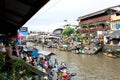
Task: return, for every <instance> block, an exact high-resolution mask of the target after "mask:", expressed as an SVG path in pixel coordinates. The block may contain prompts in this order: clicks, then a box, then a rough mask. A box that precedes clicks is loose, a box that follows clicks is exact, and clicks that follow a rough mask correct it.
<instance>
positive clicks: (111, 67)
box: [41, 48, 120, 80]
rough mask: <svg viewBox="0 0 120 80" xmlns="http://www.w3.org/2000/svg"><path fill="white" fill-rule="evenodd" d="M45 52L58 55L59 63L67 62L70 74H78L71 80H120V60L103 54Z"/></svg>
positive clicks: (54, 50) (55, 50) (53, 50)
mask: <svg viewBox="0 0 120 80" xmlns="http://www.w3.org/2000/svg"><path fill="white" fill-rule="evenodd" d="M41 49H42V48H41ZM44 50H48V51H49V50H50V51H52V52H54V53H56V54H57V59H58V62H59V63H60V62H65V63H66V64H67V65H68V69H69V70H70V72H76V73H77V75H76V76H74V77H73V78H72V79H71V80H120V76H119V74H120V58H116V59H114V58H109V57H106V56H104V55H102V54H96V55H84V54H74V53H72V52H64V51H60V50H57V49H52V48H44Z"/></svg>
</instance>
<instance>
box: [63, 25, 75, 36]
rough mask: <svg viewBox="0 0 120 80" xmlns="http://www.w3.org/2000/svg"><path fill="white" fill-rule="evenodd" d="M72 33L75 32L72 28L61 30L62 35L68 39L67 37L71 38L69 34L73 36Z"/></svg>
mask: <svg viewBox="0 0 120 80" xmlns="http://www.w3.org/2000/svg"><path fill="white" fill-rule="evenodd" d="M74 32H75V29H74V28H71V27H67V28H66V29H65V30H63V32H62V35H63V36H67V37H69V36H71V34H73V33H74Z"/></svg>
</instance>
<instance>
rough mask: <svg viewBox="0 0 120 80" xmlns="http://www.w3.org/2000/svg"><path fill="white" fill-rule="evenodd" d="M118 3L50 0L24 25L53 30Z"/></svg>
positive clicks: (75, 23) (36, 29)
mask: <svg viewBox="0 0 120 80" xmlns="http://www.w3.org/2000/svg"><path fill="white" fill-rule="evenodd" d="M116 5H120V0H50V1H49V2H48V3H47V4H45V5H44V6H43V7H42V8H41V9H40V10H39V11H38V12H37V13H36V14H35V15H34V16H33V17H32V18H31V19H29V20H28V21H27V22H26V23H25V24H24V25H23V27H28V30H29V31H45V32H52V31H53V30H55V29H57V28H59V27H61V26H62V25H64V24H68V23H69V24H73V25H78V22H77V19H78V17H80V16H84V15H86V14H89V13H92V12H96V11H99V10H102V9H105V8H108V7H112V6H116ZM64 20H67V22H65V21H64Z"/></svg>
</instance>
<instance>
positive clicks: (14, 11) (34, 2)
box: [0, 0, 49, 34]
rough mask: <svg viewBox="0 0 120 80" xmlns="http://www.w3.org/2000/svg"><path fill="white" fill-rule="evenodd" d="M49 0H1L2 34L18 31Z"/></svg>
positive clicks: (0, 19) (0, 21)
mask: <svg viewBox="0 0 120 80" xmlns="http://www.w3.org/2000/svg"><path fill="white" fill-rule="evenodd" d="M48 1H49V0H0V24H1V29H0V34H8V33H10V34H11V33H16V32H17V30H18V29H19V28H20V27H22V26H23V25H24V24H25V23H26V22H27V21H28V20H29V19H30V18H31V17H32V16H33V15H34V14H35V13H36V12H37V11H38V10H39V9H41V8H42V7H43V6H44V5H45V4H46V3H47V2H48Z"/></svg>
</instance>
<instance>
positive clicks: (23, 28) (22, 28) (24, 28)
mask: <svg viewBox="0 0 120 80" xmlns="http://www.w3.org/2000/svg"><path fill="white" fill-rule="evenodd" d="M20 31H22V32H23V31H25V32H27V31H28V27H21V28H20Z"/></svg>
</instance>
